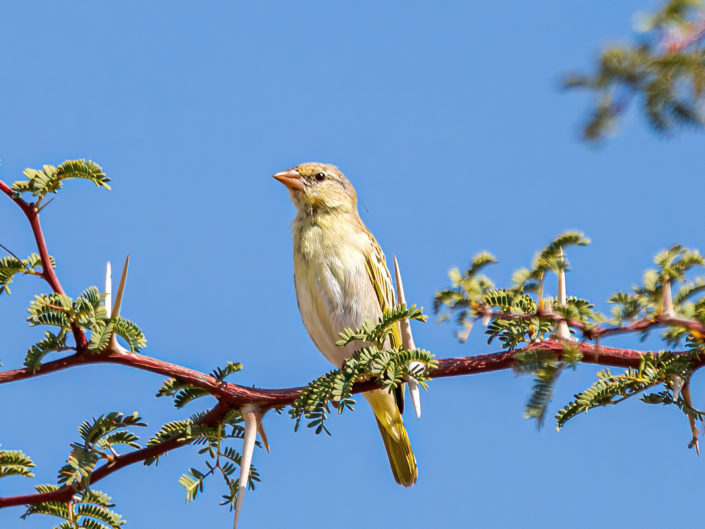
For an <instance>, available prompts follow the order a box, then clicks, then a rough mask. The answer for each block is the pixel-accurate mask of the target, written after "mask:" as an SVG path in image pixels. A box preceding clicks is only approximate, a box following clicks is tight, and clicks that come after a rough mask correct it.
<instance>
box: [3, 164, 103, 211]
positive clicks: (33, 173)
mask: <svg viewBox="0 0 705 529" xmlns="http://www.w3.org/2000/svg"><path fill="white" fill-rule="evenodd" d="M23 174H24V175H25V176H26V177H27V180H18V181H16V182H15V183H14V184H12V190H13V191H15V193H16V194H17V196H20V195H21V194H22V193H31V194H32V195H34V196H35V197H37V202H36V204H35V206H36V207H38V206H39V204H40V202H41V201H42V200H43V199H44V197H45V196H46V195H47V194H48V193H54V194H56V192H57V191H58V190H59V189H61V187H62V186H63V182H64V180H70V179H72V178H82V179H85V180H90V181H91V182H93V183H94V184H95V185H96V186H98V187H102V188H105V189H108V190H109V189H110V186H109V185H108V182H110V178H107V177H106V176H105V173H104V172H103V169H102V168H101V167H100V166H99V165H98V164H96V163H94V162H92V161H90V160H83V159H81V160H67V161H65V162H63V163H62V164H60V165H59V166H58V167H54V166H53V165H44V166H43V167H42V169H41V170H39V169H25V170H24V173H23Z"/></svg>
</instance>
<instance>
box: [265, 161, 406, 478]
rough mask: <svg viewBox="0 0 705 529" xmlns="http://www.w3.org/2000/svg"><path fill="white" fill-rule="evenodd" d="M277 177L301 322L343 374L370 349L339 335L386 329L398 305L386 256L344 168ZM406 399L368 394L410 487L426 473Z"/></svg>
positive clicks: (392, 458) (302, 167)
mask: <svg viewBox="0 0 705 529" xmlns="http://www.w3.org/2000/svg"><path fill="white" fill-rule="evenodd" d="M273 176H274V178H275V179H277V180H278V181H279V182H281V183H282V184H284V185H285V186H286V187H287V188H288V189H289V194H290V196H291V200H292V201H293V203H294V205H295V206H296V210H297V212H296V215H295V217H294V220H293V222H292V225H291V229H292V232H293V239H294V284H295V287H296V298H297V301H298V306H299V312H300V313H301V319H302V320H303V324H304V327H306V330H307V331H308V334H309V336H310V337H311V340H312V341H313V343H314V344H315V345H316V347H317V348H318V350H319V351H320V352H321V353H322V354H323V356H325V358H326V359H327V360H328V361H329V362H331V363H332V364H333V365H335V366H336V367H338V368H340V367H341V366H342V365H343V364H344V362H345V360H346V359H347V358H349V357H350V356H351V355H352V354H353V353H354V352H355V350H357V349H359V348H360V347H362V344H360V342H353V343H351V344H348V345H347V346H345V347H340V346H338V345H336V342H337V341H338V340H339V333H340V332H341V331H343V330H344V329H348V328H352V329H357V328H359V327H360V326H361V325H362V324H363V323H364V322H365V321H366V320H372V321H378V320H379V318H380V317H381V316H382V314H383V312H384V310H385V309H388V308H391V307H393V306H394V305H395V296H394V290H393V288H392V279H391V276H390V274H389V269H388V268H387V264H386V261H385V257H384V253H382V249H381V248H380V245H379V244H378V243H377V240H376V239H375V238H374V236H373V235H372V234H371V233H370V231H369V230H368V229H367V227H366V226H365V224H364V223H363V222H362V220H361V219H360V215H359V213H358V210H357V194H356V193H355V189H354V188H353V186H352V184H351V183H350V181H349V180H348V179H347V178H346V177H345V176H344V175H343V173H342V172H341V171H340V170H339V169H338V168H337V167H336V166H334V165H331V164H325V163H317V162H310V163H302V164H299V165H295V166H294V167H292V168H290V169H287V170H285V171H280V172H278V173H276V174H274V175H273ZM392 330H393V332H392V335H391V337H390V341H391V343H390V344H389V345H390V346H391V347H397V346H401V335H400V331H399V328H398V327H397V326H395V327H394V328H393V329H392ZM399 388H401V386H400V387H399ZM400 394H401V395H403V388H401V392H397V395H396V396H395V395H394V394H392V393H390V392H389V391H388V390H385V389H375V390H372V391H368V392H365V393H363V395H364V397H365V399H366V400H367V401H368V402H369V404H370V405H371V407H372V411H373V412H374V415H375V418H376V419H377V426H378V427H379V431H380V433H381V435H382V439H383V441H384V447H385V449H386V451H387V456H388V458H389V463H390V466H391V469H392V474H393V475H394V479H395V480H396V482H397V483H399V484H400V485H404V486H406V487H410V486H411V485H413V484H414V483H416V480H417V477H418V467H417V464H416V458H415V457H414V453H413V451H412V449H411V444H410V442H409V437H408V435H407V432H406V428H405V427H404V422H403V420H402V416H401V412H402V411H403V405H402V402H403V398H401V399H400V398H399V397H400Z"/></svg>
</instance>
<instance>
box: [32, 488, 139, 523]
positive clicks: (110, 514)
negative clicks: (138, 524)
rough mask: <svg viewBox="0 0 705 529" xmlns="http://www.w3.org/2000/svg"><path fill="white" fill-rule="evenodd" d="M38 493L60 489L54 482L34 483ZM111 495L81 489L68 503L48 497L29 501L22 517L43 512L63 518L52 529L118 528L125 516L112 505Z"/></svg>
mask: <svg viewBox="0 0 705 529" xmlns="http://www.w3.org/2000/svg"><path fill="white" fill-rule="evenodd" d="M35 489H36V491H37V492H38V493H50V492H55V491H57V490H59V487H57V486H56V485H37V486H36V487H35ZM113 507H115V505H114V504H113V503H112V501H111V498H110V496H108V495H107V494H105V493H104V492H100V491H98V490H82V491H81V492H79V493H77V494H75V495H74V497H73V498H72V499H71V501H69V502H68V503H63V502H58V501H47V502H44V503H36V504H34V505H30V506H29V507H28V508H27V511H26V512H25V513H24V514H23V515H22V518H27V517H28V516H31V515H33V514H46V515H49V516H55V517H56V518H59V519H61V520H63V521H62V522H61V523H59V525H56V526H54V529H119V528H120V527H122V526H123V525H124V524H125V520H124V519H123V518H122V516H120V515H119V514H118V513H116V512H115V511H114V510H113V509H112V508H113Z"/></svg>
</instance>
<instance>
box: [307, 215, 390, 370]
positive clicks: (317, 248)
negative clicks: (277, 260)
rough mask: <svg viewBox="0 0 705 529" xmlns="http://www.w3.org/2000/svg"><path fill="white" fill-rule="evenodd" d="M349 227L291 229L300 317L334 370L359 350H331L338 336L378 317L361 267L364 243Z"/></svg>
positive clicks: (370, 286) (370, 287) (338, 348)
mask: <svg viewBox="0 0 705 529" xmlns="http://www.w3.org/2000/svg"><path fill="white" fill-rule="evenodd" d="M349 228H350V226H345V225H343V226H330V225H326V224H320V223H310V224H307V225H303V226H296V225H294V230H295V231H294V282H295V284H296V297H297V300H298V303H299V310H300V312H301V318H302V320H303V323H304V326H305V327H306V330H307V331H308V333H309V335H310V336H311V339H312V340H313V342H314V343H315V344H316V347H318V349H319V350H320V351H321V352H322V353H323V355H324V356H325V357H326V358H327V359H328V360H329V361H330V362H331V363H333V364H334V365H336V366H338V367H339V366H340V365H342V363H343V362H344V361H345V359H346V358H347V357H349V356H350V355H351V354H352V353H353V351H354V349H356V348H357V347H359V344H357V345H356V344H351V346H348V347H346V348H343V347H339V346H337V345H335V343H336V341H337V340H338V333H339V332H340V331H342V330H343V329H346V328H357V327H359V326H360V325H361V324H362V323H363V322H364V321H365V320H366V319H368V318H369V319H372V320H374V321H376V320H377V318H379V317H380V315H381V310H380V308H379V302H378V301H377V298H376V294H375V291H374V289H373V287H372V283H371V280H370V278H369V274H368V272H367V268H366V265H365V248H366V246H365V244H367V245H369V239H367V240H365V238H366V237H367V236H366V234H365V233H364V232H362V233H357V232H356V230H353V229H349ZM297 229H298V230H299V231H298V232H297V231H296V230H297ZM361 235H362V236H361ZM363 237H365V238H363Z"/></svg>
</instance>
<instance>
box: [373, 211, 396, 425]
mask: <svg viewBox="0 0 705 529" xmlns="http://www.w3.org/2000/svg"><path fill="white" fill-rule="evenodd" d="M363 228H364V225H363ZM364 229H365V233H367V236H368V237H369V238H370V244H369V246H368V248H370V251H369V252H366V254H365V267H366V268H367V274H368V276H369V278H370V281H371V282H372V286H373V287H374V291H375V293H376V294H377V301H379V307H380V309H381V311H382V312H383V313H384V311H385V310H387V309H391V308H392V307H394V305H396V296H395V295H394V288H393V287H392V276H391V275H390V274H389V269H388V268H387V263H386V260H385V258H384V253H383V252H382V248H380V246H379V243H378V242H377V240H376V239H375V238H374V237H373V236H372V234H371V233H370V232H369V230H367V228H364ZM389 345H390V346H391V347H393V348H395V347H401V346H402V340H401V329H400V328H399V324H394V326H393V327H392V334H391V336H390V344H389ZM394 400H395V401H396V403H397V408H399V412H400V413H404V384H400V385H399V386H398V387H397V388H396V390H395V391H394Z"/></svg>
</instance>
